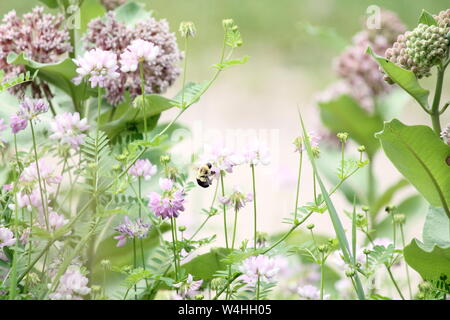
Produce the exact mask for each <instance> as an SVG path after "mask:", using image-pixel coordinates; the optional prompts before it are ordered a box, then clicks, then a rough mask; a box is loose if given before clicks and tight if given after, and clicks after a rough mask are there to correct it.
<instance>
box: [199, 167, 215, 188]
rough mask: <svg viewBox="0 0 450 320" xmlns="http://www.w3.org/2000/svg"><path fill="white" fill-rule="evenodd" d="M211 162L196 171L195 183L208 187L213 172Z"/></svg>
mask: <svg viewBox="0 0 450 320" xmlns="http://www.w3.org/2000/svg"><path fill="white" fill-rule="evenodd" d="M211 168H212V165H211V163H207V164H205V165H203V166H201V167H200V168H198V171H197V183H198V185H199V186H200V187H202V188H208V187H209V186H210V185H211V184H212V179H211V176H213V175H214V174H215V172H214V171H213V170H211Z"/></svg>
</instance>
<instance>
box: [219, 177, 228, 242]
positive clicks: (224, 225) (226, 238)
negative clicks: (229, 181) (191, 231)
mask: <svg viewBox="0 0 450 320" xmlns="http://www.w3.org/2000/svg"><path fill="white" fill-rule="evenodd" d="M223 175H224V174H223V172H222V171H221V172H220V184H221V186H222V197H225V185H224V183H223ZM222 208H223V229H224V234H225V245H226V248H227V249H228V231H227V209H226V205H225V204H223V205H222Z"/></svg>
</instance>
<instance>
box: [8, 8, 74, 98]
mask: <svg viewBox="0 0 450 320" xmlns="http://www.w3.org/2000/svg"><path fill="white" fill-rule="evenodd" d="M2 22H3V23H2V24H1V25H0V69H1V70H4V71H5V78H6V79H11V78H14V77H16V76H17V75H18V74H19V73H23V72H25V71H26V70H25V67H24V66H19V65H13V64H8V62H7V57H8V55H9V54H10V53H12V52H14V53H21V52H23V53H25V54H26V56H27V57H28V58H30V59H32V60H34V61H37V62H40V63H55V62H58V61H60V60H62V59H63V55H64V54H67V53H68V52H70V51H72V46H71V45H70V35H69V32H68V30H67V28H66V27H65V25H64V15H62V14H58V15H52V14H49V13H44V8H43V7H36V8H34V9H33V10H32V12H30V13H27V14H25V15H24V16H23V18H20V17H18V16H17V14H16V11H14V10H13V11H10V12H9V13H7V14H6V15H5V16H4V17H3V21H2ZM28 86H31V88H32V93H33V96H35V97H36V96H38V97H41V96H42V91H47V92H49V88H48V85H47V84H45V83H43V82H42V83H40V84H37V83H36V82H34V81H33V82H27V83H23V84H21V85H19V86H15V87H13V88H12V89H11V91H12V92H13V93H16V94H20V95H23V94H24V93H25V89H26V88H27V87H28Z"/></svg>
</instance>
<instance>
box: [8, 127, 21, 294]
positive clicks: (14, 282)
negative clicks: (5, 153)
mask: <svg viewBox="0 0 450 320" xmlns="http://www.w3.org/2000/svg"><path fill="white" fill-rule="evenodd" d="M14 145H15V148H16V149H15V152H16V159H17V163H19V155H18V153H17V136H16V134H14ZM17 169H19V167H17ZM16 175H17V176H16ZM15 176H16V177H15V179H14V187H13V190H14V198H15V206H14V232H15V233H16V242H15V244H14V255H13V261H12V268H11V275H10V286H9V300H15V299H16V287H17V255H18V249H19V246H18V243H19V225H18V222H19V213H18V212H19V207H18V205H17V182H18V181H19V177H18V176H19V174H18V173H17V174H15Z"/></svg>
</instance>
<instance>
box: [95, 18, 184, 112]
mask: <svg viewBox="0 0 450 320" xmlns="http://www.w3.org/2000/svg"><path fill="white" fill-rule="evenodd" d="M136 39H141V40H143V41H147V42H149V43H151V44H153V45H154V46H155V47H158V48H159V52H158V53H157V55H156V57H155V58H154V59H152V60H151V62H147V63H145V64H144V74H145V93H147V94H151V93H163V92H164V91H166V90H167V88H168V87H169V86H171V85H172V84H173V83H174V82H175V80H176V79H177V78H178V76H179V74H180V69H179V68H178V62H179V61H180V60H181V58H182V54H181V53H180V51H179V50H178V46H177V43H176V37H175V35H174V34H173V33H171V32H170V30H169V24H168V23H167V21H166V20H160V21H157V20H155V19H154V18H152V17H149V18H147V19H145V20H142V21H140V22H138V23H137V24H136V25H135V26H133V27H131V26H127V25H126V24H125V23H122V22H119V21H117V19H116V17H115V13H114V12H108V14H107V15H106V16H105V17H102V18H97V19H94V20H92V21H91V22H90V23H89V26H88V31H87V35H86V40H87V41H86V43H87V49H92V48H100V49H102V50H109V51H112V52H114V53H115V54H116V56H117V58H119V56H120V55H121V54H122V53H123V52H124V51H125V49H126V48H127V47H128V46H129V45H130V44H131V42H132V41H133V40H136ZM105 88H106V98H107V100H108V102H109V103H111V104H112V105H117V104H119V103H120V102H122V101H123V99H124V94H125V92H126V91H129V92H130V94H131V98H132V99H134V98H135V97H136V96H138V95H141V94H142V92H141V91H142V90H141V79H140V74H139V71H138V70H136V71H135V72H127V73H121V74H120V76H119V78H116V79H110V80H108V81H106V83H105Z"/></svg>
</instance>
